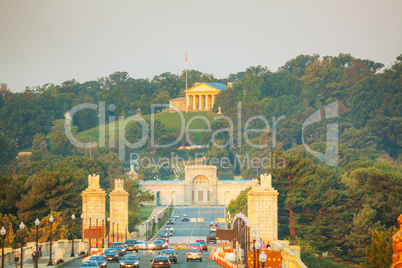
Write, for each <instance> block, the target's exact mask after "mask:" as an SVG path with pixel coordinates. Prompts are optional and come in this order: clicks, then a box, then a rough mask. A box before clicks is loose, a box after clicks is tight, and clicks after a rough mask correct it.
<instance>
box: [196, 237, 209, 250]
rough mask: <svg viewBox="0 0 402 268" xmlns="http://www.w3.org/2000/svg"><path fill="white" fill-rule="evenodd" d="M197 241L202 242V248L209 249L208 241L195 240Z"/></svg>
mask: <svg viewBox="0 0 402 268" xmlns="http://www.w3.org/2000/svg"><path fill="white" fill-rule="evenodd" d="M195 242H196V243H198V244H200V245H201V247H202V250H205V251H208V245H207V242H205V240H201V239H200V240H195Z"/></svg>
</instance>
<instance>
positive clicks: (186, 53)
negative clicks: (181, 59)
mask: <svg viewBox="0 0 402 268" xmlns="http://www.w3.org/2000/svg"><path fill="white" fill-rule="evenodd" d="M186 62H187V47H186Z"/></svg>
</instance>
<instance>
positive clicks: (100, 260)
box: [89, 256, 107, 268]
mask: <svg viewBox="0 0 402 268" xmlns="http://www.w3.org/2000/svg"><path fill="white" fill-rule="evenodd" d="M89 260H90V261H96V263H97V264H98V268H101V267H102V268H105V267H107V260H106V257H105V256H91V258H89Z"/></svg>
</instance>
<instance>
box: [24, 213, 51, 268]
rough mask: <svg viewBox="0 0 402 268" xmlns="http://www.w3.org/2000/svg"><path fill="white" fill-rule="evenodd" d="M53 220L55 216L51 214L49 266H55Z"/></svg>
mask: <svg viewBox="0 0 402 268" xmlns="http://www.w3.org/2000/svg"><path fill="white" fill-rule="evenodd" d="M53 221H54V218H53V216H50V218H49V222H50V255H49V263H48V264H47V266H53V261H52V238H53V230H52V226H53ZM21 268H22V267H21Z"/></svg>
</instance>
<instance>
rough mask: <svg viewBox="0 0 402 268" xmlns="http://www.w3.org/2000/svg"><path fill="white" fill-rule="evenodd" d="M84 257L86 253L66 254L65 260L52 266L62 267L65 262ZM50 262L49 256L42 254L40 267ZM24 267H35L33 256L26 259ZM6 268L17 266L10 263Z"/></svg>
mask: <svg viewBox="0 0 402 268" xmlns="http://www.w3.org/2000/svg"><path fill="white" fill-rule="evenodd" d="M84 257H85V255H77V254H75V257H70V256H68V257H66V256H64V261H63V262H60V263H58V264H56V263H53V266H50V267H60V266H63V265H65V264H67V263H70V262H72V261H75V260H77V259H82V258H84ZM48 263H49V256H42V257H41V258H40V259H39V262H38V267H45V266H47V264H48ZM20 265H21V263H19V264H18V268H20ZM22 267H24V268H33V267H34V266H33V261H32V258H28V259H27V260H26V261H25V263H24V264H23V266H22ZM5 268H15V265H8V266H5Z"/></svg>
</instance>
